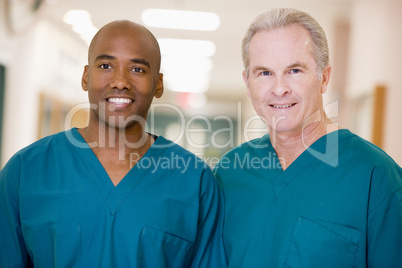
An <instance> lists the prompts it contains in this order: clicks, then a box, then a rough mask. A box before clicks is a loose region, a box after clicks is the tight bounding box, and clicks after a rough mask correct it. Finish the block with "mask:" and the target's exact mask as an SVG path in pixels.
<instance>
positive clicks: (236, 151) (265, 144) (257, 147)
mask: <svg viewBox="0 0 402 268" xmlns="http://www.w3.org/2000/svg"><path fill="white" fill-rule="evenodd" d="M270 146H271V142H270V139H269V135H268V134H267V135H265V136H263V137H261V138H257V139H253V140H250V141H248V142H245V143H242V144H240V145H239V146H237V147H235V148H233V149H232V150H230V151H229V152H227V153H226V154H224V155H223V156H222V159H221V161H222V160H223V159H226V160H232V159H234V158H236V157H239V156H243V155H245V154H251V155H259V154H260V153H261V152H264V151H266V150H268V148H269V147H270Z"/></svg>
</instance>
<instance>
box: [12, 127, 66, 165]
mask: <svg viewBox="0 0 402 268" xmlns="http://www.w3.org/2000/svg"><path fill="white" fill-rule="evenodd" d="M66 133H67V131H66V132H65V131H63V132H59V133H57V134H53V135H50V136H47V137H44V138H42V139H39V140H37V141H35V142H33V143H32V144H30V145H28V146H26V147H24V148H22V149H21V150H19V151H18V152H16V153H15V154H14V156H13V157H12V158H11V159H10V161H12V160H13V159H16V158H19V159H24V160H28V159H31V160H35V159H41V158H42V156H43V155H46V154H48V153H50V152H51V151H52V149H54V150H58V147H60V146H63V144H65V141H66V140H67V139H66Z"/></svg>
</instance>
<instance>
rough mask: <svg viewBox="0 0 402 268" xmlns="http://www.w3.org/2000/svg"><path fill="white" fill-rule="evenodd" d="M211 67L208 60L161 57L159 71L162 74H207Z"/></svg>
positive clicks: (202, 58) (211, 62) (211, 64)
mask: <svg viewBox="0 0 402 268" xmlns="http://www.w3.org/2000/svg"><path fill="white" fill-rule="evenodd" d="M213 65H214V64H213V61H212V60H211V59H210V58H204V57H176V56H163V57H162V66H161V70H162V72H166V71H167V72H169V71H177V72H182V73H188V72H192V73H209V72H210V71H211V70H212V68H213Z"/></svg>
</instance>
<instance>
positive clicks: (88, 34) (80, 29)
mask: <svg viewBox="0 0 402 268" xmlns="http://www.w3.org/2000/svg"><path fill="white" fill-rule="evenodd" d="M63 20H64V22H65V23H67V24H70V25H72V27H73V30H74V32H76V33H78V34H79V35H80V37H81V38H82V39H84V41H85V42H86V43H87V44H88V45H89V43H90V42H91V40H92V38H93V36H94V35H95V34H96V32H97V31H98V29H97V28H96V27H95V26H94V25H93V24H92V20H91V15H90V14H89V12H87V11H85V10H70V11H68V12H67V13H66V14H65V15H64V17H63Z"/></svg>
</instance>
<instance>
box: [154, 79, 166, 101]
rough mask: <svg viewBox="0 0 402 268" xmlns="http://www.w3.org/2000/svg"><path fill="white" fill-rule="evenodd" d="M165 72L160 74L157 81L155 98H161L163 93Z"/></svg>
mask: <svg viewBox="0 0 402 268" xmlns="http://www.w3.org/2000/svg"><path fill="white" fill-rule="evenodd" d="M163 90H164V86H163V74H161V73H160V74H158V81H157V82H156V90H155V95H154V96H155V98H158V99H159V98H160V97H162V95H163Z"/></svg>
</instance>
